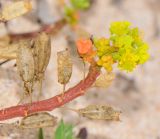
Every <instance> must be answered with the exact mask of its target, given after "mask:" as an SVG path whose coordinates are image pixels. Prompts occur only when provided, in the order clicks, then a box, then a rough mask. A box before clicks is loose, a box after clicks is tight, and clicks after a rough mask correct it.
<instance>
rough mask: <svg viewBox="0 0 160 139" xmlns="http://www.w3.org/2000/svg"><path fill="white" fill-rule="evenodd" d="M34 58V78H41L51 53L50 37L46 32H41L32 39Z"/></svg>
mask: <svg viewBox="0 0 160 139" xmlns="http://www.w3.org/2000/svg"><path fill="white" fill-rule="evenodd" d="M33 53H34V60H35V75H36V80H39V79H41V78H43V76H44V72H45V70H46V68H47V66H48V63H49V60H50V55H51V39H50V37H49V36H48V35H47V34H46V33H41V34H39V35H38V36H37V38H36V39H35V40H34V47H33Z"/></svg>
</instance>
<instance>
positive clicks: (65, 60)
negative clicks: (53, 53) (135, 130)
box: [57, 50, 72, 84]
mask: <svg viewBox="0 0 160 139" xmlns="http://www.w3.org/2000/svg"><path fill="white" fill-rule="evenodd" d="M57 63H58V82H59V83H61V84H66V83H68V82H69V79H70V77H71V74H72V61H71V57H70V54H69V52H68V50H64V51H60V52H58V53H57Z"/></svg>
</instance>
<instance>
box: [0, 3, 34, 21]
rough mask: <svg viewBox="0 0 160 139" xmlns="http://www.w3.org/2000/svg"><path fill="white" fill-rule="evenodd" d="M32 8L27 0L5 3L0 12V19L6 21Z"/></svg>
mask: <svg viewBox="0 0 160 139" xmlns="http://www.w3.org/2000/svg"><path fill="white" fill-rule="evenodd" d="M31 9H32V4H31V2H29V1H18V2H14V3H12V4H8V5H6V6H5V7H4V8H3V9H2V12H1V13H0V20H1V21H8V20H11V19H13V18H16V17H18V16H21V15H23V14H25V13H27V12H29V11H31Z"/></svg>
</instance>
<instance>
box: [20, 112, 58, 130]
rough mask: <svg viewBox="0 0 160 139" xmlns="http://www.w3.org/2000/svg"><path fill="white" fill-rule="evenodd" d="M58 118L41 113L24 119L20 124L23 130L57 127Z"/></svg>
mask: <svg viewBox="0 0 160 139" xmlns="http://www.w3.org/2000/svg"><path fill="white" fill-rule="evenodd" d="M56 123H57V117H54V116H52V115H51V114H49V113H47V112H39V113H34V114H31V115H28V116H26V117H24V118H23V119H22V120H21V122H20V127H21V128H42V127H50V126H55V125H56Z"/></svg>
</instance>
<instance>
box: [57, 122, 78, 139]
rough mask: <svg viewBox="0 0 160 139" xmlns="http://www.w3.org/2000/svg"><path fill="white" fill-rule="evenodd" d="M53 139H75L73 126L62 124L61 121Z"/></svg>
mask: <svg viewBox="0 0 160 139" xmlns="http://www.w3.org/2000/svg"><path fill="white" fill-rule="evenodd" d="M54 139H75V138H74V135H73V126H72V125H70V124H64V122H63V120H61V122H60V123H59V125H58V127H57V129H56V132H55V138H54Z"/></svg>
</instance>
